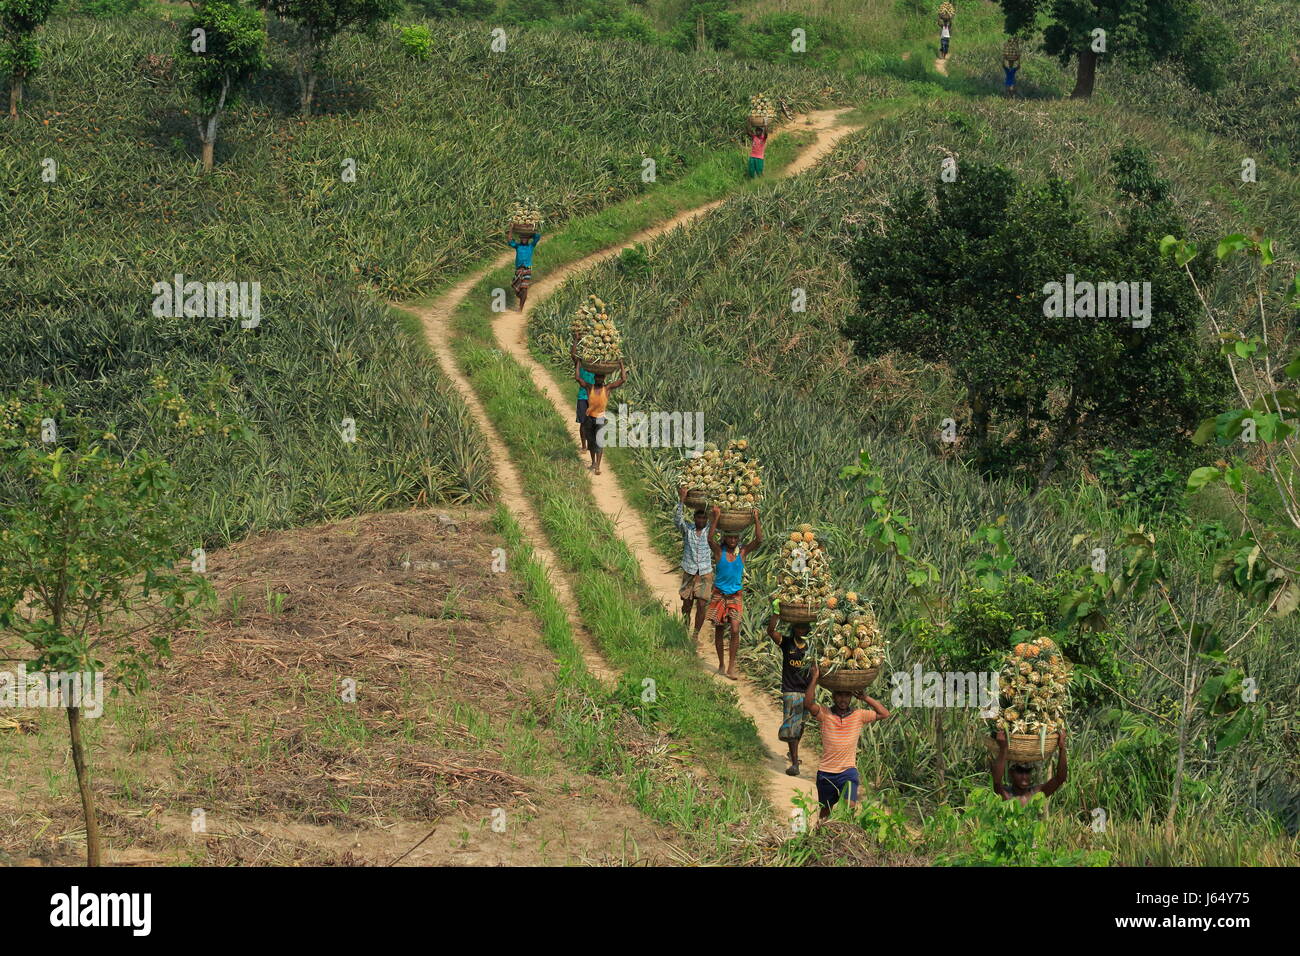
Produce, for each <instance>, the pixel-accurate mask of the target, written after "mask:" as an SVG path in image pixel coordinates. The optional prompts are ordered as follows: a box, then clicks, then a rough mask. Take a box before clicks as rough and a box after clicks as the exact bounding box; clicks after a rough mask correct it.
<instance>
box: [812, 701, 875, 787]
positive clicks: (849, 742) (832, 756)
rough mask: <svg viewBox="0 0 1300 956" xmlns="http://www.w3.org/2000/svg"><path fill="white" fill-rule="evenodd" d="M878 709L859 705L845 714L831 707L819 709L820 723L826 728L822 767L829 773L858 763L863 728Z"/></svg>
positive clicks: (823, 738)
mask: <svg viewBox="0 0 1300 956" xmlns="http://www.w3.org/2000/svg"><path fill="white" fill-rule="evenodd" d="M875 714H876V712H875V711H874V710H871V709H869V708H865V707H858V708H856V709H854V710H852V711H850V712H849V713H848V714H846V715H845V716H843V717H839V716H837V715H836V714H835V713H833V712H832V711H831V709H830V708H829V707H822V708H821V709H820V710H818V711H817V723H819V724H821V728H822V762H821V763H820V764H818V766H817V769H818V770H824V771H825V772H826V773H839V772H840V771H842V770H848V769H849V768H850V767H856V766H857V765H858V737H859V736H861V734H862V728H863V727H865V726H866V725H867V724H869V723H871V721H872V720H873V719H874V718H875Z"/></svg>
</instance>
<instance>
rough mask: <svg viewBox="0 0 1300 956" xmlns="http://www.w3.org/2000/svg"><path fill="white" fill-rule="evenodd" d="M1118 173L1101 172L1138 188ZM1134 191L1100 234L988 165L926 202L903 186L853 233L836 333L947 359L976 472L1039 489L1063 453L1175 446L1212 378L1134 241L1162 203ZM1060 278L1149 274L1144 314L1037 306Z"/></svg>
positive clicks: (1173, 277)
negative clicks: (879, 216)
mask: <svg viewBox="0 0 1300 956" xmlns="http://www.w3.org/2000/svg"><path fill="white" fill-rule="evenodd" d="M1134 175H1135V174H1133V173H1132V172H1131V171H1130V170H1126V169H1122V170H1120V171H1119V173H1118V175H1117V179H1119V180H1120V181H1121V185H1125V184H1126V185H1127V186H1128V187H1130V188H1133V189H1138V188H1140V187H1139V185H1137V184H1136V181H1135V179H1134ZM1137 178H1138V179H1140V178H1141V177H1140V176H1139V177H1137ZM1141 188H1146V189H1147V191H1148V192H1149V191H1150V190H1151V189H1157V187H1156V186H1152V185H1151V184H1147V185H1146V186H1145V187H1141ZM1157 191H1158V189H1157ZM1146 200H1147V201H1142V202H1138V201H1133V200H1132V198H1131V197H1129V198H1127V199H1126V200H1125V201H1124V202H1123V203H1121V206H1122V210H1121V211H1122V213H1123V216H1122V222H1121V227H1120V228H1119V229H1118V230H1116V231H1108V232H1103V231H1101V230H1099V229H1097V228H1094V227H1093V226H1091V225H1090V224H1089V223H1088V222H1087V220H1086V218H1085V215H1084V213H1083V211H1082V210H1081V209H1080V208H1079V207H1078V206H1077V204H1076V202H1075V201H1074V200H1073V199H1072V198H1071V193H1070V191H1069V189H1068V188H1067V185H1066V184H1065V183H1063V182H1061V181H1058V180H1053V181H1050V182H1048V183H1046V184H1045V185H1042V186H1027V185H1022V184H1020V183H1018V182H1017V181H1016V179H1015V177H1014V176H1013V175H1012V174H1011V173H1010V172H1008V171H1007V170H1005V169H1003V168H1001V167H996V166H993V167H990V166H984V165H980V164H977V163H966V164H963V165H962V167H961V169H960V172H959V175H958V177H957V179H956V181H954V182H951V183H949V182H941V183H939V184H938V187H937V190H936V194H935V196H934V198H933V201H932V200H931V197H930V196H929V195H928V194H927V192H926V191H924V190H921V189H917V190H914V191H912V192H910V193H905V194H903V195H902V196H900V197H899V198H898V199H897V200H896V201H895V203H894V208H893V211H892V214H891V215H890V216H889V219H888V225H887V226H886V227H885V229H884V231H883V232H882V233H879V234H876V233H866V234H863V235H861V236H859V238H858V239H857V241H856V242H855V244H854V246H853V248H852V250H851V253H850V267H851V269H852V272H853V274H854V276H855V278H856V279H857V282H858V288H859V306H860V308H859V311H858V313H857V314H856V315H855V316H853V317H852V318H850V319H849V321H848V322H847V324H846V326H845V332H846V334H847V335H849V337H850V338H852V339H853V341H854V346H855V349H856V351H857V352H858V354H860V355H863V356H865V357H875V356H878V355H881V354H884V353H887V352H890V351H894V350H898V351H902V352H905V353H908V354H912V355H915V356H917V357H918V358H921V359H923V360H925V361H928V362H942V363H946V364H948V365H949V366H950V367H951V368H952V370H953V372H954V373H955V376H956V378H957V380H958V381H959V382H960V383H961V385H962V386H963V387H964V389H965V391H966V396H967V400H966V404H967V417H968V419H969V434H970V436H971V438H972V439H973V444H974V456H975V458H976V460H977V462H978V463H979V465H980V467H982V468H983V469H984V470H986V471H989V472H996V473H1007V472H1013V471H1017V470H1024V469H1028V468H1031V467H1032V468H1035V469H1037V475H1036V479H1035V482H1036V484H1037V485H1038V486H1040V487H1041V486H1042V485H1043V483H1045V482H1046V480H1047V479H1048V477H1049V476H1050V475H1051V473H1052V472H1053V471H1054V470H1055V469H1056V468H1057V467H1058V466H1059V465H1060V463H1061V462H1062V461H1063V460H1064V458H1065V455H1066V454H1067V453H1068V452H1070V451H1073V450H1079V449H1083V450H1087V449H1089V448H1092V447H1096V446H1097V445H1098V444H1100V443H1104V442H1107V441H1110V442H1112V443H1115V444H1136V445H1139V446H1145V447H1152V448H1158V447H1165V446H1170V445H1172V444H1175V443H1176V442H1177V441H1178V440H1179V439H1180V436H1182V435H1186V434H1189V433H1190V429H1191V428H1192V427H1193V426H1194V423H1195V422H1196V421H1198V420H1199V418H1200V410H1201V409H1202V408H1204V407H1205V406H1206V404H1207V403H1210V404H1212V403H1213V402H1214V401H1215V400H1216V398H1217V396H1220V395H1222V394H1223V389H1224V387H1225V379H1224V374H1223V369H1222V364H1221V363H1220V362H1219V360H1218V359H1217V358H1216V357H1215V356H1213V355H1212V354H1211V353H1210V352H1209V351H1208V350H1207V349H1205V348H1203V347H1202V345H1201V342H1200V340H1199V337H1198V323H1197V320H1196V311H1197V307H1196V301H1195V297H1194V296H1193V295H1192V293H1191V291H1190V290H1189V289H1188V288H1187V286H1186V283H1185V282H1183V281H1181V279H1180V277H1179V276H1178V274H1177V270H1176V269H1174V268H1171V266H1170V264H1169V263H1167V262H1164V261H1162V260H1161V258H1160V256H1159V253H1158V250H1157V248H1156V247H1155V245H1154V243H1153V242H1152V241H1150V240H1151V237H1153V236H1159V235H1161V232H1162V230H1163V226H1164V225H1165V224H1167V223H1170V222H1176V221H1177V220H1176V219H1175V218H1174V215H1173V212H1172V210H1171V209H1170V207H1169V204H1168V203H1166V202H1156V201H1152V200H1151V199H1150V196H1146ZM1069 275H1073V276H1074V281H1075V282H1076V283H1080V282H1092V283H1101V282H1108V283H1126V284H1127V283H1138V284H1139V288H1138V289H1135V290H1134V291H1141V289H1140V284H1141V283H1143V282H1149V283H1150V296H1149V300H1148V304H1149V307H1150V314H1149V317H1148V318H1147V319H1146V320H1145V321H1147V322H1149V324H1148V325H1147V326H1146V327H1134V323H1135V322H1140V321H1142V319H1140V318H1139V317H1137V316H1135V315H1132V314H1131V315H1130V317H1127V318H1125V317H1116V316H1111V317H1106V318H1100V317H1098V318H1091V317H1086V316H1077V315H1069V314H1066V312H1065V310H1061V312H1060V314H1055V315H1048V314H1045V313H1047V312H1048V311H1049V310H1048V309H1047V308H1046V307H1045V306H1046V304H1047V302H1046V300H1047V298H1048V296H1049V291H1048V290H1049V286H1048V283H1057V284H1060V285H1062V286H1065V284H1066V279H1067V276H1069ZM1109 304H1110V303H1108V305H1109Z"/></svg>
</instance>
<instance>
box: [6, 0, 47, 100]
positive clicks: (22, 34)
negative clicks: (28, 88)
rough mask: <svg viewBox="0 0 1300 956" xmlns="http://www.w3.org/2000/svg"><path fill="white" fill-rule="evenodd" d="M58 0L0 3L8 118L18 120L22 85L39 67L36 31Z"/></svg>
mask: <svg viewBox="0 0 1300 956" xmlns="http://www.w3.org/2000/svg"><path fill="white" fill-rule="evenodd" d="M57 2H58V0H0V70H2V71H3V72H4V73H5V74H6V75H7V76H8V77H9V118H10V119H13V120H16V119H17V118H18V104H19V103H21V102H22V99H23V84H24V83H25V82H26V81H27V78H28V77H29V76H31V75H32V74H33V73H35V72H36V69H37V67H39V66H40V65H41V46H40V44H39V43H38V42H37V41H36V31H37V30H38V29H40V28H41V26H43V25H44V23H45V21H46V20H48V19H49V16H50V14H51V13H52V12H53V10H54V7H55V5H56V3H57Z"/></svg>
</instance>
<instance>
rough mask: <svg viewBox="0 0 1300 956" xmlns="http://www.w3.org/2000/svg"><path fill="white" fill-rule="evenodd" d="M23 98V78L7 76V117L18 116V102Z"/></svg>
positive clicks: (13, 117)
mask: <svg viewBox="0 0 1300 956" xmlns="http://www.w3.org/2000/svg"><path fill="white" fill-rule="evenodd" d="M22 99H23V78H22V77H21V76H17V75H14V76H11V77H9V118H10V119H11V120H16V119H17V118H18V104H19V103H21V102H22Z"/></svg>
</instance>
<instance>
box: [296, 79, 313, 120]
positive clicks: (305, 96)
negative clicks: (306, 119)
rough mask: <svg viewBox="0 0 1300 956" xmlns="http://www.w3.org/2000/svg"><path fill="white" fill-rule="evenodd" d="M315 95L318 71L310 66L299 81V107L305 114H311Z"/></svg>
mask: <svg viewBox="0 0 1300 956" xmlns="http://www.w3.org/2000/svg"><path fill="white" fill-rule="evenodd" d="M315 96H316V71H315V70H313V69H310V68H308V69H307V70H306V72H305V73H303V74H302V76H301V78H300V79H299V82H298V109H299V112H300V113H301V114H302V115H303V116H311V106H312V101H313V99H314V98H315Z"/></svg>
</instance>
